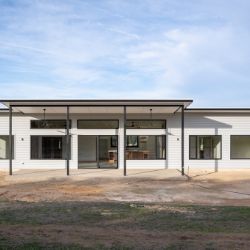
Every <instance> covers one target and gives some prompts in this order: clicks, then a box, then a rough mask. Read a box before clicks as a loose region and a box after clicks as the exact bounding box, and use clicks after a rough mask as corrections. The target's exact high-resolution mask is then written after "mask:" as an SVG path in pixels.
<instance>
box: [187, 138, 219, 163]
mask: <svg viewBox="0 0 250 250" xmlns="http://www.w3.org/2000/svg"><path fill="white" fill-rule="evenodd" d="M189 158H190V159H191V160H192V159H193V160H218V159H221V136H220V135H190V137H189Z"/></svg>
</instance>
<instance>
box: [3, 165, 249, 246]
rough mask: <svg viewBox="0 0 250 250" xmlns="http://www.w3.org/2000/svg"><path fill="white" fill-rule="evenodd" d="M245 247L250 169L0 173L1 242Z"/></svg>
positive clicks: (247, 235) (32, 244)
mask: <svg viewBox="0 0 250 250" xmlns="http://www.w3.org/2000/svg"><path fill="white" fill-rule="evenodd" d="M13 248H15V249H250V170H234V171H225V170H224V171H220V172H217V173H214V172H209V171H202V172H198V171H192V172H189V175H188V176H181V174H180V172H179V171H177V170H133V171H132V170H129V171H128V176H126V177H123V176H122V171H120V170H94V169H92V170H83V171H73V170H72V171H71V175H70V176H69V177H66V176H65V171H63V170H54V171H47V170H29V171H24V170H22V171H16V172H14V175H13V176H8V174H7V173H6V172H0V249H13Z"/></svg>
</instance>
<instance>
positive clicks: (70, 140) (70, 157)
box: [30, 135, 72, 161]
mask: <svg viewBox="0 0 250 250" xmlns="http://www.w3.org/2000/svg"><path fill="white" fill-rule="evenodd" d="M32 136H34V137H35V136H39V137H65V139H66V137H67V135H30V160H31V161H66V160H67V156H66V157H65V158H62V159H56V158H52V159H50V158H32V153H31V152H32V144H31V138H32ZM69 137H70V139H69V142H70V143H69V145H70V147H69V148H70V154H69V160H72V135H70V136H69ZM41 150H42V149H41Z"/></svg>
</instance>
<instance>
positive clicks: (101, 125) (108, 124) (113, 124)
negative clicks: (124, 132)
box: [77, 120, 119, 129]
mask: <svg viewBox="0 0 250 250" xmlns="http://www.w3.org/2000/svg"><path fill="white" fill-rule="evenodd" d="M77 128H79V129H118V128H119V121H118V120H78V121H77Z"/></svg>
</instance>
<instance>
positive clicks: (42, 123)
mask: <svg viewBox="0 0 250 250" xmlns="http://www.w3.org/2000/svg"><path fill="white" fill-rule="evenodd" d="M66 126H67V121H66V120H32V121H30V127H31V128H33V129H34V128H39V129H66ZM69 127H70V128H71V121H70V123H69Z"/></svg>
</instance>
